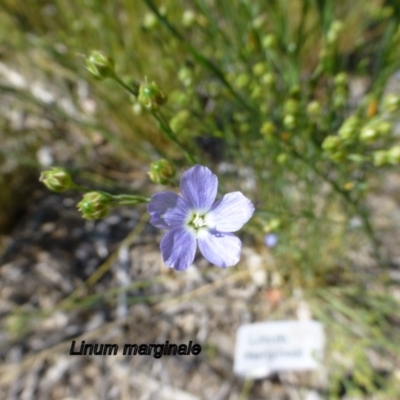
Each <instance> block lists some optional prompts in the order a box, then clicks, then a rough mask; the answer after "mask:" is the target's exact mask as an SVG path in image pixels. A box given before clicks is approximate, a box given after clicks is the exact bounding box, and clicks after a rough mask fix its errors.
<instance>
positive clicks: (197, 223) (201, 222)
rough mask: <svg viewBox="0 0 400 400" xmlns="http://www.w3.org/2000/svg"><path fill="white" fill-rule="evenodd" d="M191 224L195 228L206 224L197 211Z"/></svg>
mask: <svg viewBox="0 0 400 400" xmlns="http://www.w3.org/2000/svg"><path fill="white" fill-rule="evenodd" d="M192 224H193V226H194V228H195V229H200V228H203V227H204V226H207V223H206V220H205V218H204V216H203V215H199V213H196V215H195V217H194V219H193V220H192Z"/></svg>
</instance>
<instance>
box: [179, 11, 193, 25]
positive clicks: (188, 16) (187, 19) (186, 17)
mask: <svg viewBox="0 0 400 400" xmlns="http://www.w3.org/2000/svg"><path fill="white" fill-rule="evenodd" d="M195 22H196V13H195V12H194V11H192V10H185V11H184V12H183V15H182V25H183V26H184V27H185V28H190V27H191V26H193V25H194V23H195Z"/></svg>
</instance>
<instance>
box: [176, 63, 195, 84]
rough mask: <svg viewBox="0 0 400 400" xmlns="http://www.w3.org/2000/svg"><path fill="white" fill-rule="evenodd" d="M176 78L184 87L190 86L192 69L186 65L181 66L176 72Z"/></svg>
mask: <svg viewBox="0 0 400 400" xmlns="http://www.w3.org/2000/svg"><path fill="white" fill-rule="evenodd" d="M178 79H179V80H180V81H181V82H182V84H183V85H184V86H186V87H188V86H192V84H193V70H192V69H191V68H188V67H183V68H181V69H180V70H179V72H178Z"/></svg>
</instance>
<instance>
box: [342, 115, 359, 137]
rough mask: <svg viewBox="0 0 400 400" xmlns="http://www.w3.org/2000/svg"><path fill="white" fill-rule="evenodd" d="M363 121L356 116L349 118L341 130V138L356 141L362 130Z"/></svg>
mask: <svg viewBox="0 0 400 400" xmlns="http://www.w3.org/2000/svg"><path fill="white" fill-rule="evenodd" d="M360 124H361V121H360V119H359V117H357V116H356V115H352V116H351V117H349V118H347V119H346V120H345V121H344V122H343V124H342V126H341V127H340V129H339V136H340V138H341V139H343V140H349V139H354V138H355V137H356V136H357V133H358V131H359V129H360Z"/></svg>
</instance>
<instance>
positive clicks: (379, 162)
mask: <svg viewBox="0 0 400 400" xmlns="http://www.w3.org/2000/svg"><path fill="white" fill-rule="evenodd" d="M388 162H389V160H388V153H387V151H386V150H378V151H375V153H373V159H372V163H373V164H374V165H375V167H382V166H383V165H386V164H388Z"/></svg>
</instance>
